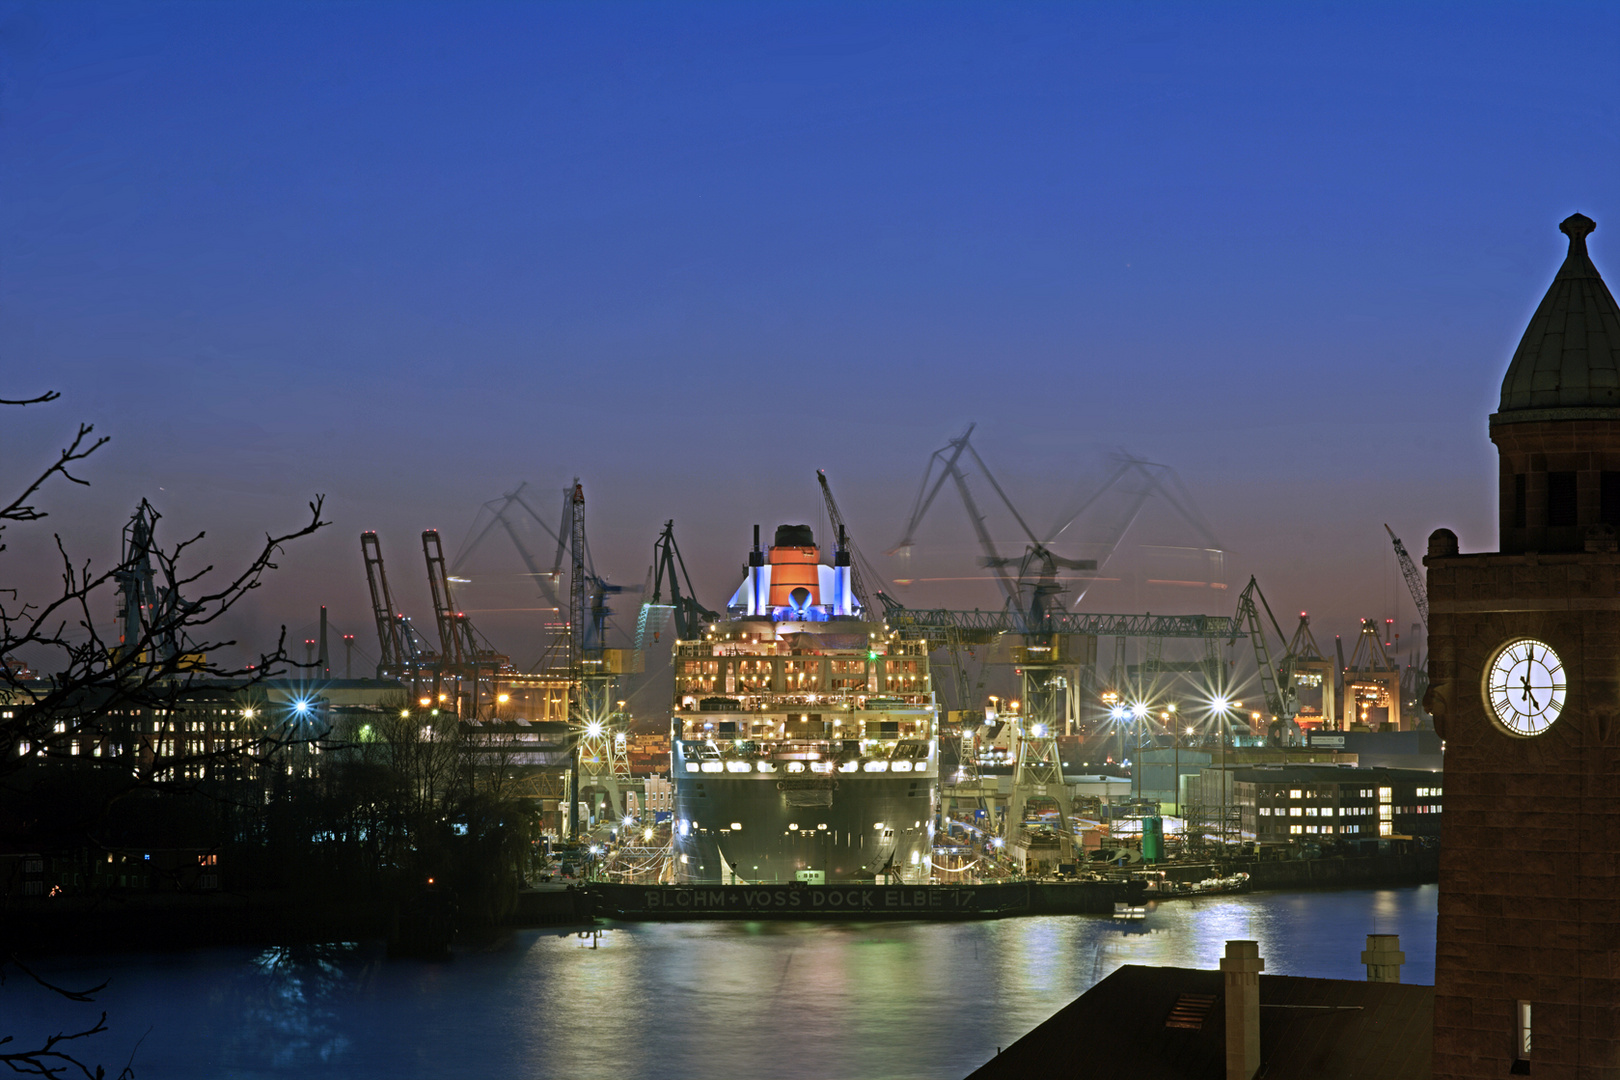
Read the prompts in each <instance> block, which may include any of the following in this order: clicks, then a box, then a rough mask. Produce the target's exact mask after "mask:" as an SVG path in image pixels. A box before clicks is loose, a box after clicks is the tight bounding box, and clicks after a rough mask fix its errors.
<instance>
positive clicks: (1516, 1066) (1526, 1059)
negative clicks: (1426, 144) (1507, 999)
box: [1508, 1001, 1530, 1075]
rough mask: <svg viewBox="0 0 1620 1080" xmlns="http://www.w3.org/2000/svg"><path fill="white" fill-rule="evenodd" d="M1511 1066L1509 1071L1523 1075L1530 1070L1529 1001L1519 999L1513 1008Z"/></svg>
mask: <svg viewBox="0 0 1620 1080" xmlns="http://www.w3.org/2000/svg"><path fill="white" fill-rule="evenodd" d="M1513 1029H1514V1030H1513V1067H1512V1068H1511V1069H1509V1070H1508V1071H1509V1072H1512V1073H1517V1074H1520V1075H1524V1074H1527V1073H1529V1071H1530V1003H1529V1002H1528V1001H1521V1002H1519V1003H1518V1004H1517V1005H1516V1006H1514V1009H1513Z"/></svg>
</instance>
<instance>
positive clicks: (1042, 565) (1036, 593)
mask: <svg viewBox="0 0 1620 1080" xmlns="http://www.w3.org/2000/svg"><path fill="white" fill-rule="evenodd" d="M975 427H976V425H974V424H969V425H968V428H967V430H966V431H964V432H963V433H962V434H961V436H960V437H958V438H955V439H952V440H951V441H950V442H949V443H948V444H947V445H945V446H944V447H942V448H941V449H939V450H936V451H934V453H933V456H932V457H930V458H929V459H928V468H927V469H926V470H925V471H924V472H923V481H922V486H921V487H920V488H919V489H918V491H917V498H916V500H915V501H914V502H913V503H912V507H911V515H910V517H909V519H908V520H907V522H906V530H905V535H904V536H902V537H901V538H900V542H899V543H898V544H896V545H895V546H894V547H893V548H892V549H890V552H889V554H891V555H892V554H894V553H895V552H897V551H901V550H904V549H906V548H910V547H912V546H913V545H915V543H916V534H917V529H918V527H919V526H921V524H922V521H923V518H924V517H925V516H926V515H927V513H928V510H929V508H930V507H931V506H933V505H934V500H935V499H936V498H937V497H938V496H939V492H940V489H941V488H943V487H944V486H945V482H946V481H947V480H948V481H950V482H951V483H952V484H953V485H954V486H955V488H956V492H957V494H958V495H959V496H960V497H961V499H962V506H963V508H964V509H965V510H966V511H967V515H968V521H969V523H970V524H971V525H972V526H973V532H974V534H975V536H977V537H978V541H979V548H980V550H981V552H982V554H981V556H980V559H979V565H980V566H984V567H987V568H989V569H991V570H994V571H995V578H996V582H997V584H998V585H1000V587H1001V593H1002V598H1003V600H1004V601H1005V606H1006V608H1007V610H1008V611H1009V612H1011V613H1013V614H1014V616H1015V618H1017V619H1018V621H1019V622H1020V623H1022V624H1024V625H1023V627H1022V628H1021V632H1024V633H1033V632H1036V631H1033V630H1030V629H1028V627H1029V626H1031V625H1034V624H1039V623H1040V622H1042V621H1043V620H1044V619H1045V617H1046V615H1047V613H1048V612H1049V611H1053V610H1058V609H1060V607H1061V604H1060V602H1058V600H1057V598H1058V596H1059V595H1060V594H1061V593H1063V592H1064V591H1065V586H1063V585H1062V584H1060V583H1059V582H1058V578H1057V573H1058V570H1059V569H1060V568H1061V569H1066V570H1092V571H1094V570H1096V569H1097V560H1095V559H1069V558H1065V557H1063V556H1061V555H1058V554H1057V553H1056V552H1054V551H1053V550H1052V549H1051V548H1050V547H1049V546H1048V545H1050V544H1051V543H1052V542H1053V541H1055V540H1056V539H1057V537H1058V534H1059V533H1061V532H1062V531H1063V530H1064V529H1066V528H1068V526H1069V524H1070V522H1072V521H1073V518H1072V517H1071V518H1070V519H1069V521H1065V522H1063V523H1062V524H1060V525H1059V526H1058V527H1057V528H1055V529H1053V530H1051V533H1050V535H1049V536H1048V537H1047V538H1046V539H1044V540H1043V539H1041V538H1040V537H1038V536H1037V535H1036V534H1035V531H1034V530H1033V529H1031V528H1030V526H1029V523H1028V522H1027V521H1026V520H1024V516H1023V515H1022V514H1020V513H1019V512H1018V508H1017V507H1016V506H1014V505H1013V503H1012V499H1010V498H1009V497H1008V496H1007V492H1006V491H1005V490H1004V489H1003V488H1002V486H1001V484H1000V483H999V482H998V481H997V480H996V478H995V475H994V474H992V473H991V472H990V468H989V466H987V465H986V464H985V463H984V459H983V458H982V457H980V456H979V452H978V451H977V450H976V449H974V447H973V444H972V442H971V441H970V439H971V438H972V435H973V430H974V428H975ZM964 455H965V456H966V457H968V458H969V459H970V460H971V461H972V463H973V464H975V465H977V466H978V470H979V472H980V474H981V475H983V477H984V479H985V482H987V483H988V484H989V485H990V487H991V489H992V490H994V491H995V493H996V495H997V497H999V498H1000V500H1001V504H1002V505H1003V506H1005V507H1006V508H1007V512H1008V513H1010V514H1011V515H1012V517H1013V520H1014V521H1016V522H1017V523H1018V527H1019V529H1020V530H1021V531H1022V532H1023V534H1024V537H1025V540H1026V546H1025V549H1024V553H1023V554H1022V555H1020V556H1013V557H1008V556H1004V555H1002V554H1001V552H1000V551H999V550H997V548H996V542H995V540H993V539H992V538H991V536H990V530H989V528H988V527H987V526H986V525H985V516H984V514H983V512H981V511H980V509H979V505H978V502H977V500H975V499H974V497H973V490H972V488H971V487H970V486H969V485H968V478H967V473H966V472H964V471H963V469H962V466H961V461H962V458H963V456H964ZM1078 513H1079V511H1076V514H1078ZM1011 567H1017V575H1016V576H1014V575H1013V574H1010V573H1008V570H1009V568H1011Z"/></svg>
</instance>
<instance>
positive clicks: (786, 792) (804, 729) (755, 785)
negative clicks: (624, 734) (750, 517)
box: [670, 525, 939, 885]
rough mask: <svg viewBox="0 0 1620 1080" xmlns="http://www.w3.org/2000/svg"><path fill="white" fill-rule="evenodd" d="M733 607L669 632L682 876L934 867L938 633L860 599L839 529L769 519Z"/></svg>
mask: <svg viewBox="0 0 1620 1080" xmlns="http://www.w3.org/2000/svg"><path fill="white" fill-rule="evenodd" d="M727 614H728V618H726V619H724V620H722V621H718V622H714V623H711V624H709V625H707V626H706V627H704V630H703V636H702V638H701V639H700V640H690V641H679V642H677V643H676V644H675V648H674V665H675V702H674V708H673V716H672V720H671V732H670V765H671V775H672V776H673V778H674V783H675V815H674V816H675V833H674V848H673V855H674V865H673V868H672V869H673V876H674V878H675V880H676V881H678V882H686V883H719V884H764V883H790V882H795V881H798V882H804V883H807V884H818V885H819V884H831V883H834V882H866V883H895V884H918V883H923V882H926V881H928V880H929V879H930V875H931V869H932V868H931V864H930V856H931V855H932V852H933V832H934V813H935V807H936V805H937V801H938V786H939V750H938V718H937V709H936V705H935V700H934V692H933V686H932V683H931V681H930V677H929V670H928V647H927V643H926V642H923V641H918V640H907V639H902V638H901V637H900V636H899V635H898V634H894V633H891V632H890V631H889V630H888V629H887V627H885V626H884V624H883V622H882V620H881V618H873V617H871V616H869V615H868V613H866V612H865V611H863V610H862V608H861V606H860V601H859V600H858V598H857V597H856V596H855V594H854V592H853V590H852V588H851V570H850V556H849V550H848V547H847V545H846V544H845V543H843V541H842V538H840V540H839V542H838V544H837V545H836V547H835V552H834V555H833V560H832V564H831V565H828V564H827V563H825V562H823V561H822V555H821V550H820V549H819V548H818V547H817V545H816V541H815V536H814V534H813V532H812V530H811V529H810V527H809V526H806V525H783V526H781V527H779V528H778V529H777V530H776V535H775V542H774V543H772V544H771V545H770V547H769V549H768V550H763V549H761V547H760V538H759V528H758V526H755V529H754V546H753V550H752V551H751V552H750V553H749V557H748V572H747V576H746V577H745V578H744V580H743V583H742V585H741V587H739V588H738V589H737V592H736V594H735V595H734V596H733V597H732V598H731V601H730V603H729V604H728V605H727Z"/></svg>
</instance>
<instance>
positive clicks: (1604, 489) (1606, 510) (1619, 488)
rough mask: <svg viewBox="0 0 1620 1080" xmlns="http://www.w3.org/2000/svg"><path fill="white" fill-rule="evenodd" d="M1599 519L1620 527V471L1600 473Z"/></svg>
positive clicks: (1604, 522) (1606, 523)
mask: <svg viewBox="0 0 1620 1080" xmlns="http://www.w3.org/2000/svg"><path fill="white" fill-rule="evenodd" d="M1598 506H1599V510H1598V520H1600V521H1602V522H1603V524H1605V525H1613V526H1614V527H1615V528H1617V529H1620V472H1605V473H1602V474H1600V481H1599V499H1598Z"/></svg>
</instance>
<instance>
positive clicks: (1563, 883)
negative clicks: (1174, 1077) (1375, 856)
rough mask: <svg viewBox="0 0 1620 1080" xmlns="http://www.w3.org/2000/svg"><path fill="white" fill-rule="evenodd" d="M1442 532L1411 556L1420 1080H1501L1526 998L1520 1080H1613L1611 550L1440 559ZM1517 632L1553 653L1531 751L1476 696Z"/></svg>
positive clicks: (1619, 627)
mask: <svg viewBox="0 0 1620 1080" xmlns="http://www.w3.org/2000/svg"><path fill="white" fill-rule="evenodd" d="M1510 454H1511V451H1509V452H1508V453H1505V454H1504V457H1508V456H1510ZM1505 471H1506V470H1505ZM1442 535H1444V536H1446V537H1449V534H1441V533H1437V534H1436V540H1435V541H1431V548H1430V552H1431V553H1430V556H1429V557H1428V558H1426V559H1425V560H1424V563H1425V565H1426V566H1427V567H1428V589H1429V606H1430V633H1429V677H1430V683H1431V687H1432V690H1431V692H1430V698H1429V702H1430V705H1431V706H1432V707H1431V709H1430V711H1431V712H1432V713H1433V714H1434V716H1435V724H1436V727H1437V729H1438V730H1439V732H1440V735H1441V737H1442V738H1443V739H1445V745H1446V770H1445V771H1446V776H1445V785H1446V788H1445V790H1446V813H1445V815H1444V824H1443V826H1442V834H1441V855H1440V911H1439V925H1438V935H1437V936H1438V940H1437V950H1436V957H1435V1010H1434V1059H1433V1062H1434V1076H1435V1077H1437V1078H1448V1080H1449V1078H1457V1080H1461V1078H1465V1077H1466V1078H1483V1077H1503V1076H1507V1075H1509V1074H1510V1069H1511V1068H1512V1065H1513V1062H1514V1060H1515V1057H1516V1054H1515V1031H1516V1019H1515V1006H1516V1003H1517V1002H1518V1001H1521V1000H1527V1001H1530V1002H1532V1035H1533V1048H1532V1052H1531V1055H1530V1063H1531V1075H1533V1076H1538V1077H1570V1078H1577V1077H1578V1078H1583V1080H1584V1078H1597V1077H1604V1078H1610V1080H1612V1078H1616V1077H1620V1025H1617V1022H1616V1019H1617V1016H1620V719H1617V704H1620V555H1616V554H1612V553H1583V552H1569V553H1560V554H1541V555H1536V554H1533V553H1531V554H1507V555H1504V554H1483V555H1455V554H1450V553H1448V552H1447V551H1446V550H1445V548H1446V544H1445V543H1444V542H1443V541H1440V537H1441V536H1442ZM1437 548H1438V549H1439V550H1437ZM1450 549H1451V550H1453V551H1454V550H1455V540H1454V538H1453V539H1451V542H1450ZM1516 637H1534V638H1538V639H1540V640H1542V641H1545V642H1546V643H1547V644H1549V645H1551V646H1552V647H1553V648H1554V649H1555V650H1556V651H1557V652H1558V653H1559V655H1560V657H1561V658H1562V659H1563V662H1564V669H1565V677H1566V680H1567V682H1568V686H1569V689H1568V695H1567V698H1566V702H1565V706H1564V710H1563V712H1562V714H1561V715H1560V717H1559V719H1558V721H1557V722H1556V723H1554V724H1553V726H1552V727H1551V729H1549V730H1548V731H1547V732H1546V733H1544V734H1542V735H1540V736H1537V737H1535V738H1529V739H1526V738H1518V737H1514V736H1510V735H1508V734H1505V733H1504V732H1502V731H1501V730H1500V729H1499V728H1498V727H1497V726H1496V725H1495V724H1494V723H1493V722H1492V720H1491V719H1490V718H1489V717H1488V716H1487V713H1486V706H1485V702H1484V698H1483V693H1482V679H1483V672H1484V668H1485V665H1486V663H1487V662H1488V661H1489V659H1490V657H1491V654H1492V653H1493V652H1494V651H1495V650H1496V649H1497V647H1499V646H1500V645H1502V644H1503V643H1504V642H1506V641H1507V640H1509V639H1510V638H1516Z"/></svg>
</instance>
